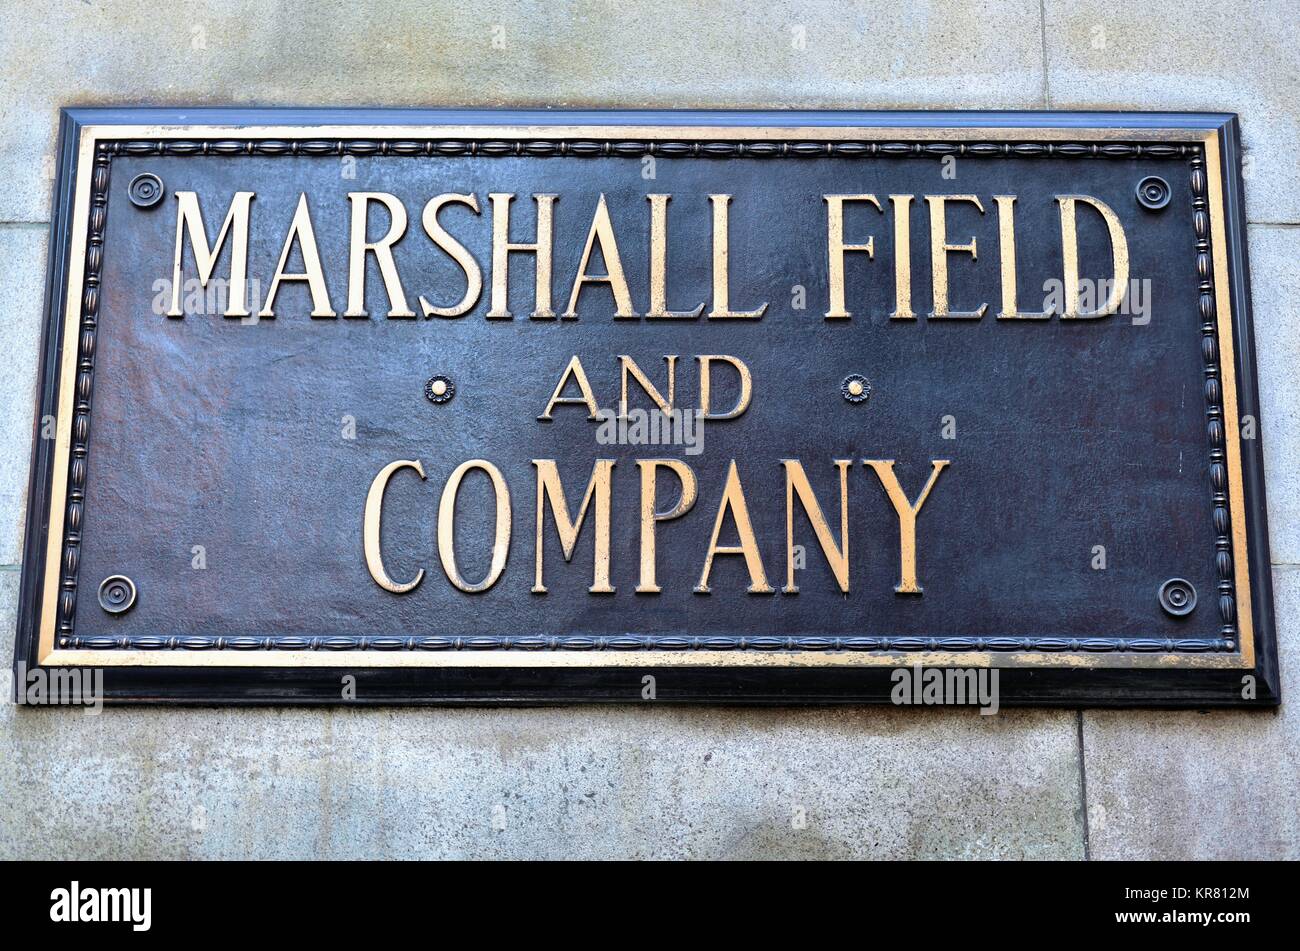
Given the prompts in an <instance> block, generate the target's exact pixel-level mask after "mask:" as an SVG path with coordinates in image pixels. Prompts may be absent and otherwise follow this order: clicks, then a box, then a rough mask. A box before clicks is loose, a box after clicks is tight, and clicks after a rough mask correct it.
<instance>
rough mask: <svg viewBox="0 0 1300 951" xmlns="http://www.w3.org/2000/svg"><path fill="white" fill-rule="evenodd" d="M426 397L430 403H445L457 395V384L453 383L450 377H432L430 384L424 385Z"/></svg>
mask: <svg viewBox="0 0 1300 951" xmlns="http://www.w3.org/2000/svg"><path fill="white" fill-rule="evenodd" d="M424 395H425V397H426V398H427V399H428V400H429V402H430V403H445V402H447V400H449V399H451V398H452V397H453V396H455V395H456V384H455V383H453V382H451V378H450V377H446V376H435V377H430V378H429V382H428V383H426V384H424Z"/></svg>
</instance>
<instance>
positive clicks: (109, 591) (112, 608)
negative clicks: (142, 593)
mask: <svg viewBox="0 0 1300 951" xmlns="http://www.w3.org/2000/svg"><path fill="white" fill-rule="evenodd" d="M134 604H135V582H134V581H132V580H131V579H130V578H128V577H127V576H126V575H109V576H108V577H107V578H105V579H104V580H103V581H101V582H100V583H99V606H100V607H101V608H103V609H104V610H105V611H107V612H108V613H109V614H125V613H126V612H127V611H129V610H131V608H132V606H133V605H134Z"/></svg>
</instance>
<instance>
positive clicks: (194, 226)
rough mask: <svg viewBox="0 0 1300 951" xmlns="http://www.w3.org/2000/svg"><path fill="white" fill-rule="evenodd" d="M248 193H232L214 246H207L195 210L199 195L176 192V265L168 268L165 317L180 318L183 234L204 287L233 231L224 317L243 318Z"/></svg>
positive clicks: (200, 221)
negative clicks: (169, 299) (169, 295)
mask: <svg viewBox="0 0 1300 951" xmlns="http://www.w3.org/2000/svg"><path fill="white" fill-rule="evenodd" d="M252 200H253V193H252V192H235V197H234V200H233V201H231V203H230V211H228V212H227V213H226V220H225V222H224V223H223V224H222V225H221V232H220V234H218V235H217V243H216V244H215V245H212V246H210V245H209V244H208V233H207V229H206V228H205V227H204V225H203V212H202V211H201V210H200V209H199V196H198V194H197V193H195V192H177V193H176V263H175V267H174V268H173V269H172V306H171V310H169V311H167V316H168V317H184V316H185V312H184V311H183V310H181V286H182V282H181V261H182V259H183V258H184V256H185V234H186V232H187V231H188V232H189V236H190V247H192V248H193V249H194V264H195V266H196V267H197V268H198V272H199V283H200V284H201V285H202V286H203V287H207V286H208V281H210V280H212V272H213V271H214V270H215V269H216V266H217V257H218V256H219V255H220V254H221V248H222V246H223V245H224V244H225V243H226V236H227V235H229V234H230V232H231V231H232V230H233V231H234V237H233V238H232V239H231V248H230V291H229V293H228V294H227V295H226V316H227V317H247V316H248V309H247V307H246V306H245V305H246V304H247V301H248V206H249V203H250V202H252Z"/></svg>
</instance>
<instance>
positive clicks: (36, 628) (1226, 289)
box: [15, 108, 1280, 706]
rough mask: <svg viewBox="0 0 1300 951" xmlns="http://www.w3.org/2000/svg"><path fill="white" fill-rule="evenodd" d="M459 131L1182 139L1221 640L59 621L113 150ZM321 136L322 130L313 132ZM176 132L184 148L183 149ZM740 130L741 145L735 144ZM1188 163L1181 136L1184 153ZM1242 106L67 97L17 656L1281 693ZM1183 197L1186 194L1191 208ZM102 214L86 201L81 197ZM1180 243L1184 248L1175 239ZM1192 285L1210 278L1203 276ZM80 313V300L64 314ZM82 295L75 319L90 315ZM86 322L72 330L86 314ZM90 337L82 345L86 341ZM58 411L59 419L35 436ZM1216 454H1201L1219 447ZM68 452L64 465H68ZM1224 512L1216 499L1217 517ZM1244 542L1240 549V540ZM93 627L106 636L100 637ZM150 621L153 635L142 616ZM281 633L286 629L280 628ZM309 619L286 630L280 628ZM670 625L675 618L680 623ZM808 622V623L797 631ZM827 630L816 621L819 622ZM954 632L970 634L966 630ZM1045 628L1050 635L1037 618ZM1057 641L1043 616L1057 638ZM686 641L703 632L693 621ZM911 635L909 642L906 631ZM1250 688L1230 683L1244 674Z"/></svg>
mask: <svg viewBox="0 0 1300 951" xmlns="http://www.w3.org/2000/svg"><path fill="white" fill-rule="evenodd" d="M435 142H444V143H460V144H461V145H462V146H463V147H464V148H466V149H477V150H479V151H478V153H477V154H492V152H493V150H500V151H501V152H502V153H503V154H539V155H540V154H545V152H546V150H547V149H548V148H550V149H570V150H572V151H570V152H568V153H563V154H582V151H581V150H583V149H594V150H597V151H596V152H593V153H592V154H606V155H609V154H616V155H640V154H647V144H649V145H648V150H649V152H650V154H654V151H655V149H658V150H659V154H665V155H699V156H704V157H714V158H717V157H722V156H725V155H727V154H746V152H745V150H746V149H749V150H751V151H750V152H749V153H748V154H768V155H773V156H776V155H778V154H779V155H783V156H787V155H794V156H798V155H800V154H805V155H820V154H836V150H844V149H856V148H865V149H868V150H870V151H871V154H873V155H897V156H899V157H900V158H901V157H905V156H907V155H909V154H916V155H922V154H924V155H932V156H941V155H944V154H984V155H990V154H996V152H997V150H1002V151H1003V153H1004V154H1007V155H1016V156H1029V155H1033V154H1043V153H1044V151H1045V154H1053V153H1054V154H1057V155H1075V156H1078V157H1080V158H1081V159H1082V158H1084V157H1088V156H1091V157H1097V156H1105V155H1108V154H1114V155H1120V154H1123V153H1122V150H1124V149H1132V148H1134V147H1135V146H1136V147H1139V148H1141V147H1154V148H1163V147H1174V148H1190V149H1192V150H1196V149H1199V150H1200V152H1199V155H1200V159H1201V165H1200V174H1201V181H1200V185H1199V186H1198V185H1197V184H1196V182H1197V179H1196V178H1193V183H1194V184H1193V189H1194V193H1195V194H1196V196H1197V201H1198V203H1202V202H1203V206H1204V208H1203V210H1204V220H1203V222H1202V221H1201V220H1200V219H1199V218H1198V219H1197V224H1196V227H1197V233H1198V238H1199V239H1200V240H1199V242H1198V248H1197V249H1194V250H1195V253H1197V254H1198V255H1199V256H1200V258H1199V259H1198V266H1199V267H1200V268H1201V275H1202V281H1203V283H1202V291H1203V294H1205V295H1208V297H1209V304H1208V305H1206V304H1204V303H1203V308H1204V307H1206V306H1208V307H1210V308H1211V309H1212V313H1207V314H1206V324H1207V326H1208V325H1211V324H1212V325H1213V330H1212V331H1207V337H1209V338H1211V339H1212V340H1213V341H1215V342H1216V343H1217V347H1216V349H1215V353H1214V360H1212V361H1210V369H1211V370H1212V371H1215V372H1217V374H1218V378H1219V379H1221V381H1222V393H1221V407H1220V411H1219V413H1218V414H1217V417H1216V414H1215V413H1214V412H1213V408H1214V407H1213V404H1212V405H1211V412H1210V414H1209V415H1210V418H1209V422H1208V425H1209V426H1211V427H1212V429H1211V434H1212V435H1211V440H1212V442H1214V440H1215V439H1216V437H1215V436H1214V429H1213V427H1215V426H1216V425H1217V427H1218V436H1217V440H1218V443H1217V444H1218V445H1221V446H1222V449H1219V450H1214V449H1212V450H1211V462H1212V464H1217V465H1218V468H1217V469H1215V470H1214V471H1213V475H1212V479H1214V480H1218V481H1217V482H1216V484H1214V485H1212V486H1210V489H1211V490H1212V491H1211V492H1210V493H1207V494H1211V495H1212V498H1213V505H1214V506H1215V508H1216V516H1217V509H1218V508H1220V507H1221V508H1222V509H1223V512H1224V516H1225V517H1226V519H1227V526H1226V530H1225V531H1223V532H1222V533H1220V541H1219V550H1220V552H1221V553H1223V554H1224V555H1226V556H1227V557H1226V561H1222V560H1221V563H1223V564H1225V565H1226V569H1224V570H1222V571H1221V575H1222V578H1221V586H1220V587H1221V591H1220V595H1222V596H1225V597H1230V598H1231V604H1230V605H1225V606H1224V607H1223V609H1222V610H1223V612H1224V615H1225V618H1224V619H1225V623H1226V626H1225V630H1227V629H1228V628H1229V627H1231V628H1234V629H1235V630H1236V632H1237V640H1235V641H1233V642H1232V646H1233V647H1234V648H1235V649H1232V650H1223V651H1205V650H1203V649H1196V650H1190V649H1187V650H1185V649H1180V648H1177V647H1176V646H1174V645H1161V644H1154V643H1152V644H1148V643H1140V641H1141V639H1134V643H1133V645H1132V647H1131V649H1128V650H1123V651H1117V650H1115V649H1114V647H1113V645H1112V646H1110V647H1103V646H1101V645H1100V644H1089V643H1087V641H1086V639H1083V640H1079V639H1075V640H1073V641H1070V642H1068V643H1060V644H1058V643H1049V644H1045V645H1041V646H1040V647H1039V648H1038V649H1036V650H1026V649H1023V648H1022V647H1021V646H1020V645H1016V644H1012V643H1011V641H1012V640H1014V639H1005V640H1007V643H1005V644H1004V643H1000V640H999V639H998V638H996V637H991V638H984V639H980V640H981V641H984V642H986V643H981V644H979V645H977V648H974V649H973V648H972V647H970V646H968V645H964V644H963V645H961V647H960V649H952V648H951V647H950V646H949V645H946V644H945V643H944V642H945V640H956V639H944V638H940V637H936V638H910V639H909V638H899V639H896V640H897V641H899V642H900V643H898V644H891V645H887V648H888V649H879V650H871V649H861V648H860V649H847V650H846V649H843V648H842V647H841V646H839V645H835V644H830V645H827V644H823V643H809V644H797V643H795V641H796V639H791V643H790V644H789V645H784V646H783V645H780V644H774V645H769V644H764V645H762V646H755V647H749V648H747V647H744V646H741V647H740V648H739V649H737V648H736V645H731V646H730V647H729V648H728V649H719V645H711V644H709V643H708V642H709V641H710V640H712V639H711V638H695V639H685V640H686V641H688V643H685V644H682V645H680V646H679V647H678V648H677V649H671V648H664V647H659V646H656V647H654V648H652V649H637V647H636V645H632V646H630V647H629V646H628V645H623V646H611V645H607V644H594V643H586V642H590V641H593V640H597V639H593V638H586V639H578V640H579V641H585V642H581V643H561V642H560V641H559V640H558V639H557V640H556V643H555V644H550V645H548V644H541V645H533V644H526V645H525V644H522V643H521V644H518V645H516V646H513V647H510V648H507V649H500V648H499V645H498V646H496V647H488V648H487V649H481V647H480V646H475V645H453V646H452V649H441V648H438V649H411V645H406V649H394V647H393V646H392V645H386V644H385V645H384V646H382V647H381V646H378V645H376V644H369V643H364V642H366V641H367V640H370V641H375V640H378V639H375V638H371V639H366V638H359V639H353V640H358V641H360V642H363V643H359V644H353V645H343V644H340V643H329V641H330V640H331V639H329V638H324V639H320V638H318V639H314V640H319V641H321V643H314V642H313V643H310V644H303V645H297V644H294V643H288V644H286V645H280V646H275V645H271V646H269V649H268V648H258V647H256V646H253V645H239V646H238V647H232V646H229V645H228V646H226V647H223V648H219V649H212V645H211V644H207V645H201V644H198V643H194V644H187V643H185V641H186V639H185V638H183V637H182V638H170V641H173V642H175V643H165V644H164V643H148V644H134V643H133V644H125V643H124V644H116V643H113V644H108V643H90V644H77V643H75V642H74V640H73V638H74V637H75V635H74V634H73V632H72V631H71V620H72V617H73V616H74V614H75V604H76V599H77V597H79V596H80V597H86V596H88V594H89V592H86V591H81V592H80V593H79V592H78V579H77V575H76V545H77V543H78V541H79V534H78V531H79V524H78V520H79V515H80V509H79V508H78V507H77V506H78V503H79V498H80V496H79V490H78V487H77V479H78V477H79V478H81V479H83V480H84V478H85V477H86V474H85V450H86V445H87V438H88V437H87V436H86V427H88V426H89V425H91V416H92V410H91V404H90V402H89V397H88V394H89V393H90V392H91V390H92V388H93V372H94V364H93V349H94V339H93V338H94V333H95V325H94V323H95V322H94V311H95V296H96V292H97V283H98V264H97V262H98V261H102V255H103V250H104V249H103V245H102V240H101V238H102V231H103V227H104V222H103V214H104V204H105V203H104V200H103V192H104V189H106V188H107V187H108V182H109V180H110V179H109V175H110V165H111V160H112V156H113V154H116V153H115V150H117V149H125V150H128V151H127V152H126V154H140V153H139V152H131V151H129V150H130V149H138V148H143V147H145V143H154V144H155V145H156V146H157V147H158V148H160V149H161V148H167V149H172V150H173V151H172V153H171V154H193V153H198V154H223V150H226V152H225V154H232V155H237V154H254V151H255V150H259V151H257V154H276V152H275V150H278V149H283V150H292V151H293V154H299V152H298V149H302V150H303V152H302V154H326V155H328V154H335V153H337V154H340V155H341V154H348V153H349V152H350V153H351V154H362V155H365V154H389V153H388V150H389V149H392V150H393V151H392V154H419V153H418V152H415V153H412V152H409V151H408V152H404V151H402V149H404V148H415V147H417V145H418V147H419V148H428V149H430V150H431V151H430V154H433V153H432V149H433V148H435V147H436V145H434V144H433V143H435ZM313 149H314V150H316V151H313ZM184 150H191V151H190V153H187V152H185V151H184ZM736 150H739V152H737V151H736ZM1188 156H1189V159H1191V160H1192V166H1191V167H1192V174H1193V175H1194V176H1195V175H1196V164H1195V158H1196V153H1195V152H1194V151H1193V152H1189V153H1188ZM1240 164H1241V145H1240V136H1239V128H1238V121H1237V117H1236V116H1235V115H1232V114H1217V113H1213V114H1207V113H1118V112H848V111H844V112H838V111H837V112H824V111H818V112H812V111H798V112H796V111H762V112H707V111H635V112H633V111H601V112H590V111H584V112H553V111H531V110H524V111H519V110H509V111H506V110H502V111H490V110H488V111H485V110H388V109H341V110H340V109H279V108H268V109H224V108H204V109H148V108H122V109H119V108H69V109H64V110H62V112H61V117H60V135H59V147H58V171H57V177H56V186H55V196H54V213H53V215H52V221H51V231H50V245H49V266H48V283H47V291H46V300H45V323H44V328H45V329H44V337H43V342H42V355H41V356H42V358H41V371H40V383H39V391H38V403H37V411H36V418H35V422H34V431H35V433H36V436H35V437H34V439H33V450H32V460H31V468H30V477H29V479H30V481H29V492H28V515H27V526H28V530H27V534H26V538H25V541H24V560H23V573H22V582H21V590H20V603H19V616H18V631H17V640H16V649H15V665H16V667H17V669H18V670H19V671H20V672H22V671H27V672H30V671H32V670H34V669H41V668H83V667H95V668H102V669H103V671H104V675H105V677H104V683H105V691H106V697H107V699H109V700H131V701H168V702H188V703H204V702H228V703H329V702H342V695H341V691H340V678H341V677H343V676H345V675H352V676H354V677H355V678H356V699H355V700H351V701H349V702H359V703H385V702H390V703H391V702H417V703H460V702H465V703H475V702H477V703H550V702H569V701H615V702H617V701H627V702H641V701H642V697H643V687H644V683H645V681H644V678H645V677H647V676H652V677H654V682H655V691H654V694H655V697H656V699H661V700H673V701H695V702H702V701H722V702H737V703H768V704H772V703H801V702H888V700H889V696H890V687H891V682H890V677H889V675H890V674H891V672H892V671H893V670H896V669H898V668H899V667H905V666H912V665H915V664H921V665H924V666H926V667H963V668H985V667H996V668H998V670H999V673H1000V677H1001V702H1002V703H1003V704H1007V705H1013V704H1052V705H1087V706H1094V705H1139V704H1140V705H1155V706H1166V705H1172V706H1187V705H1194V706H1210V705H1214V706H1219V705H1222V706H1268V705H1273V704H1276V703H1278V702H1279V701H1280V685H1279V679H1278V670H1277V652H1276V640H1275V627H1274V624H1275V621H1274V616H1273V603H1272V590H1271V576H1270V559H1269V554H1268V529H1267V513H1266V502H1265V495H1264V472H1263V451H1262V444H1261V440H1260V439H1259V438H1255V439H1250V440H1242V439H1241V438H1239V436H1238V432H1237V430H1238V420H1240V419H1241V417H1242V416H1244V415H1253V416H1255V418H1256V419H1258V416H1259V412H1258V407H1259V398H1258V389H1257V380H1256V363H1255V354H1254V342H1253V332H1252V327H1251V311H1250V292H1249V274H1248V268H1247V263H1246V262H1247V258H1246V227H1245V212H1244V202H1243V197H1242V183H1241V174H1240ZM1200 211H1201V208H1200V207H1199V205H1198V209H1197V214H1199V213H1200ZM97 216H98V217H97ZM1189 253H1192V251H1191V250H1189ZM1203 300H1204V297H1203ZM69 314H76V315H77V317H78V320H77V321H76V322H75V323H73V322H70V321H69V320H68V315H69ZM87 318H89V319H87ZM87 335H89V336H87ZM88 354H89V355H90V358H88ZM49 417H53V418H54V419H55V421H56V437H55V438H54V439H53V440H50V439H42V438H40V433H41V429H42V420H44V419H47V418H49ZM1216 452H1217V453H1218V456H1217V457H1216V455H1215V453H1216ZM78 466H80V470H79V475H78ZM1217 524H1218V523H1217V522H1216V525H1217ZM1243 556H1244V557H1243ZM100 640H103V638H101V639H100ZM154 640H157V641H163V640H168V639H166V638H161V637H160V638H155V639H154ZM285 640H286V641H289V640H292V639H285ZM298 640H303V639H301V638H300V639H298ZM678 640H682V639H678ZM804 640H807V641H810V642H812V641H817V640H818V639H816V638H805V639H804ZM821 640H823V641H824V640H826V639H821ZM967 640H969V639H967ZM1045 640H1048V641H1051V640H1052V639H1050V638H1049V639H1045ZM1056 640H1061V639H1056ZM694 641H698V642H699V643H694ZM913 641H915V642H917V643H915V644H913V643H911V642H913ZM1246 677H1250V678H1253V684H1254V694H1253V696H1249V697H1245V696H1243V678H1246Z"/></svg>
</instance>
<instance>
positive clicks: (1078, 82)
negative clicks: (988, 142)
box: [0, 0, 1300, 858]
mask: <svg viewBox="0 0 1300 951" xmlns="http://www.w3.org/2000/svg"><path fill="white" fill-rule="evenodd" d="M890 6H895V7H897V9H892V10H891V9H887V8H888V7H890ZM1138 7H1141V11H1140V12H1139V10H1138V9H1137V8H1138ZM1298 14H1300V7H1298V6H1297V3H1296V2H1295V0H1278V2H1271V3H1257V4H1252V5H1251V9H1250V10H1249V11H1247V10H1245V9H1237V8H1235V7H1234V6H1232V5H1220V4H1213V3H1208V2H1204V0H1181V2H1169V3H1164V2H1148V3H1143V4H1140V5H1138V4H1127V3H1120V2H1115V0H1110V2H1106V0H1042V2H1041V3H1040V2H1039V0H980V2H974V0H968V2H961V3H953V4H941V3H928V2H921V0H915V2H909V3H905V4H896V5H887V4H879V3H874V2H863V3H839V2H829V0H827V2H819V0H802V2H800V0H785V2H765V3H753V2H737V0H727V2H716V0H714V2H705V0H698V2H693V3H686V2H683V3H674V4H667V3H654V4H651V3H634V2H631V0H590V2H563V0H533V2H525V3H505V2H500V0H477V2H474V3H453V2H446V0H436V2H428V0H425V2H409V3H394V4H383V3H378V2H376V3H344V2H300V3H294V2H282V3H256V2H244V0H228V2H221V3H215V2H214V3H212V4H210V5H209V4H205V3H192V2H185V0H174V2H171V3H168V4H166V5H164V6H161V7H160V6H159V5H157V4H155V3H142V2H136V0H132V2H116V3H115V2H108V0H83V2H74V0H51V2H50V3H47V4H43V5H40V6H33V5H32V4H29V3H22V2H18V0H0V116H2V117H3V136H2V137H0V181H2V182H3V183H4V187H3V188H0V354H2V356H0V408H2V409H3V412H0V645H2V647H0V654H2V655H3V656H2V658H0V662H2V663H3V665H4V666H6V667H7V666H8V665H9V664H10V660H11V653H12V642H13V631H14V619H15V613H16V601H17V588H18V576H19V560H20V558H21V536H22V531H23V529H22V522H23V509H24V505H25V495H26V484H27V466H28V458H29V452H30V448H31V420H32V413H33V400H34V398H35V392H34V391H35V379H36V371H35V366H36V351H37V339H38V335H39V330H40V319H41V313H40V310H41V295H42V288H43V283H44V271H45V253H46V231H47V222H48V219H49V201H50V191H51V176H52V167H53V166H52V159H51V156H52V153H53V148H54V142H53V135H54V132H55V129H56V110H57V108H58V107H59V106H61V105H73V104H81V105H90V104H159V105H163V104H175V105H199V104H266V105H280V104H301V105H329V104H339V105H423V106H448V105H451V106H459V105H476V106H497V105H501V106H555V107H673V106H678V107H688V106H694V107H824V108H916V107H920V108H1006V109H1040V108H1054V109H1098V108H1133V109H1192V110H1215V111H1234V112H1238V113H1240V115H1241V119H1242V128H1243V133H1244V137H1245V144H1246V147H1247V150H1248V155H1247V159H1248V163H1247V165H1248V167H1247V172H1248V179H1247V184H1246V187H1247V197H1248V215H1249V220H1250V226H1249V244H1250V259H1251V273H1252V281H1253V285H1254V300H1255V318H1256V334H1257V337H1256V341H1257V347H1258V351H1259V364H1260V368H1261V369H1260V373H1261V390H1262V395H1263V408H1262V414H1261V415H1262V435H1263V439H1264V445H1265V449H1266V458H1267V468H1268V483H1269V485H1268V488H1269V518H1270V523H1271V531H1272V552H1273V559H1274V564H1273V579H1274V585H1275V589H1276V602H1277V611H1278V617H1279V625H1280V629H1279V638H1280V641H1281V652H1282V671H1283V691H1284V694H1289V695H1290V696H1291V697H1292V698H1293V702H1292V703H1290V704H1288V705H1287V706H1284V707H1283V708H1281V709H1280V710H1277V711H1267V712H1249V713H1248V712H1199V711H1185V712H1144V711H1132V710H1126V711H1092V710H1083V711H1076V710H1034V711H1004V712H1003V713H1001V714H999V715H998V716H994V717H981V716H979V715H977V714H976V713H975V712H973V711H970V712H966V711H953V710H940V711H934V710H930V711H924V712H920V711H916V710H897V709H877V708H867V709H831V710H828V709H787V710H743V709H742V710H732V709H725V708H670V707H662V706H658V707H654V706H650V705H646V706H625V707H601V708H595V707H573V708H556V709H524V710H447V709H378V710H359V709H338V710H332V711H331V710H293V709H256V710H232V709H143V708H133V709H110V710H106V711H105V712H104V713H103V714H102V715H101V716H84V715H82V714H81V713H79V712H74V711H71V710H68V709H53V710H51V709H44V710H41V709H31V708H17V707H15V706H13V705H12V704H4V705H0V857H5V858H9V857H42V858H43V857H69V858H72V857H76V858H105V857H140V858H145V857H177V858H179V857H191V856H194V857H236V856H250V857H261V856H266V857H270V856H279V857H310V856H334V857H380V856H407V857H416V856H502V857H504V856H515V857H546V856H550V857H563V856H589V857H601V856H690V857H700V858H712V857H760V856H769V857H799V856H802V857H849V856H862V857H904V856H914V857H972V858H974V857H1062V858H1083V857H1086V856H1090V857H1092V858H1121V857H1134V858H1147V857H1167V858H1198V857H1236V856H1275V857H1284V856H1289V857H1292V858H1295V857H1300V822H1297V817H1298V816H1300V702H1295V701H1294V698H1295V697H1296V696H1297V695H1300V530H1297V525H1298V523H1297V518H1298V517H1300V475H1297V468H1296V465H1295V461H1296V460H1297V459H1298V458H1300V375H1297V373H1296V367H1297V366H1300V313H1298V309H1297V305H1296V298H1295V288H1296V287H1298V286H1300V187H1298V186H1300V162H1297V158H1296V156H1297V154H1298V152H1297V147H1298V146H1300V36H1298V35H1297V27H1296V22H1297V15H1298Z"/></svg>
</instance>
